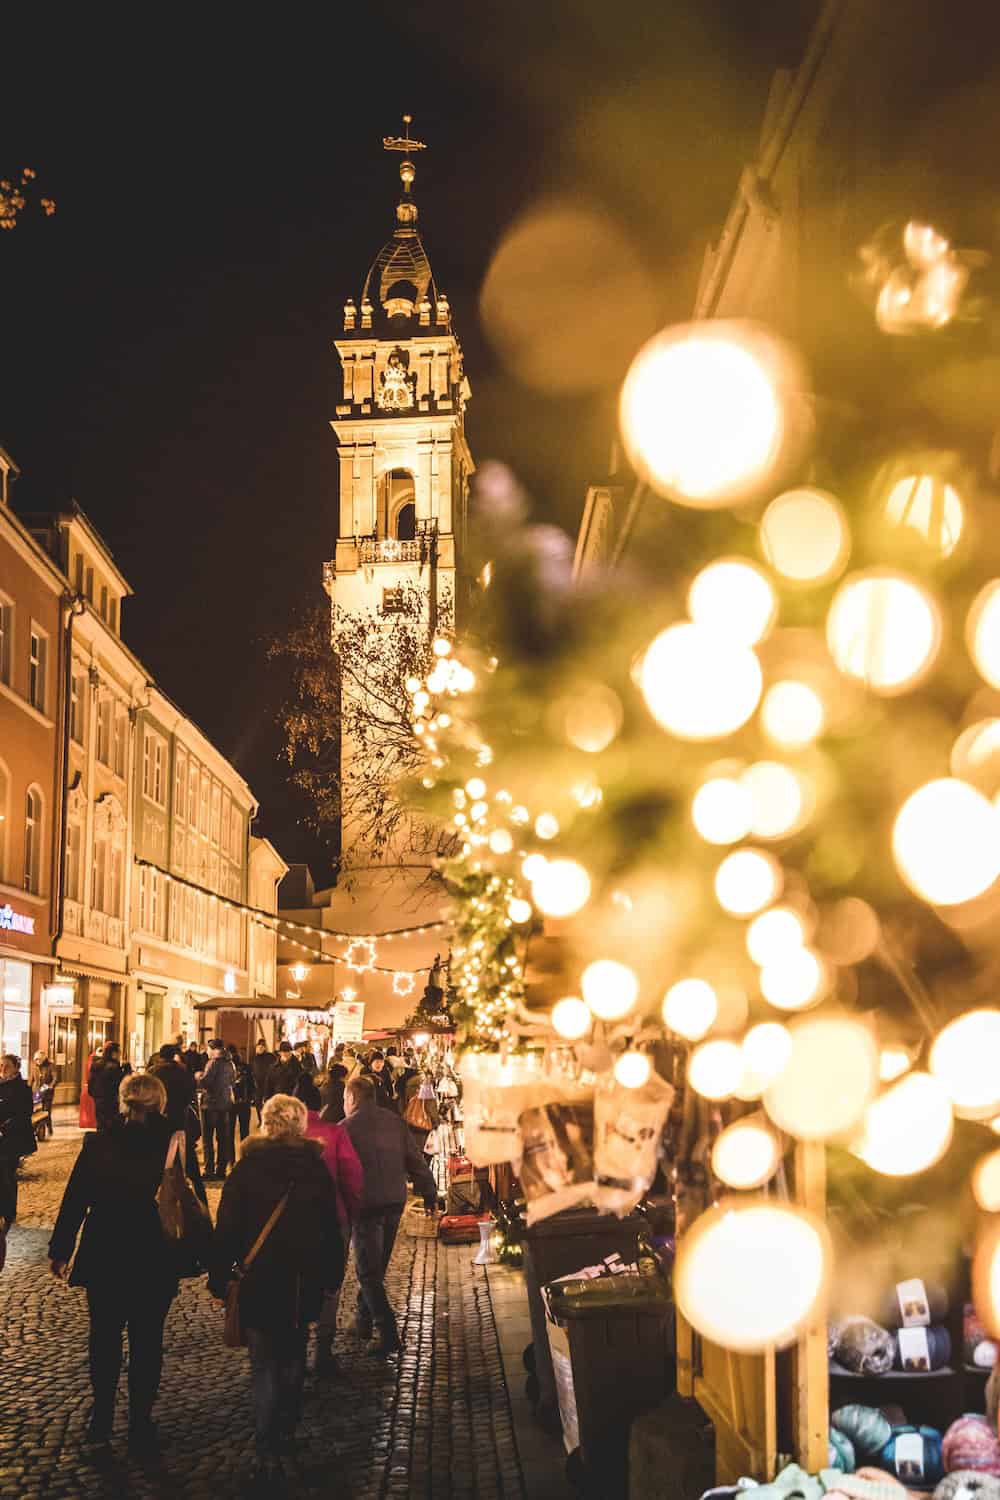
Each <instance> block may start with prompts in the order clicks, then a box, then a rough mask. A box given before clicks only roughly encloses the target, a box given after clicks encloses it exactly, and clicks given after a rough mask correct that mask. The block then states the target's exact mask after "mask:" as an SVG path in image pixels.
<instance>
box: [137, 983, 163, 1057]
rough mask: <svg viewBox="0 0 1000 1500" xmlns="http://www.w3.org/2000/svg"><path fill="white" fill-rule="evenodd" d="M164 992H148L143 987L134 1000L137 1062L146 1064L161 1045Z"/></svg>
mask: <svg viewBox="0 0 1000 1500" xmlns="http://www.w3.org/2000/svg"><path fill="white" fill-rule="evenodd" d="M166 999H167V996H166V992H165V991H164V990H150V989H147V988H146V986H145V985H144V986H143V987H142V989H141V990H139V991H138V993H137V994H136V999H135V1030H136V1036H137V1038H138V1046H139V1061H140V1062H142V1063H148V1062H149V1059H150V1058H151V1057H154V1056H155V1055H156V1053H157V1052H158V1051H159V1049H160V1047H161V1046H162V1045H163V1039H164V1038H163V1019H164V1008H165V1005H166Z"/></svg>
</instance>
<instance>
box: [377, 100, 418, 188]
mask: <svg viewBox="0 0 1000 1500" xmlns="http://www.w3.org/2000/svg"><path fill="white" fill-rule="evenodd" d="M412 124H413V116H412V115H404V116H403V131H404V133H403V135H384V136H383V137H382V149H383V150H384V151H402V152H403V160H402V161H401V162H400V164H399V175H400V177H401V178H402V180H403V187H404V188H405V190H406V192H409V191H410V184H411V183H412V182H413V179H414V177H416V175H417V170H416V168H415V167H414V165H413V163H412V161H410V153H411V151H426V150H427V142H426V141H415V140H413V139H412V138H411V136H410V126H411V125H412Z"/></svg>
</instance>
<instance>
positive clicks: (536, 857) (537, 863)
mask: <svg viewBox="0 0 1000 1500" xmlns="http://www.w3.org/2000/svg"><path fill="white" fill-rule="evenodd" d="M547 864H548V860H547V859H546V858H545V855H544V854H538V853H535V854H528V855H526V857H525V859H524V861H523V863H522V865H521V870H522V872H523V874H524V878H525V880H531V881H535V880H537V879H538V877H539V876H540V875H541V873H542V871H543V870H544V869H545V866H546V865H547Z"/></svg>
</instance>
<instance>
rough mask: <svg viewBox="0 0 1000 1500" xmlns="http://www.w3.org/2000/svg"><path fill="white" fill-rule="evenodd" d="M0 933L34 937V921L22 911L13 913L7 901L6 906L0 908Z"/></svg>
mask: <svg viewBox="0 0 1000 1500" xmlns="http://www.w3.org/2000/svg"><path fill="white" fill-rule="evenodd" d="M0 932H23V933H26V934H27V936H28V937H34V935H35V919H34V917H29V916H26V915H25V913H24V912H23V911H15V910H14V908H13V907H12V906H11V904H10V902H9V901H8V902H7V905H6V906H0Z"/></svg>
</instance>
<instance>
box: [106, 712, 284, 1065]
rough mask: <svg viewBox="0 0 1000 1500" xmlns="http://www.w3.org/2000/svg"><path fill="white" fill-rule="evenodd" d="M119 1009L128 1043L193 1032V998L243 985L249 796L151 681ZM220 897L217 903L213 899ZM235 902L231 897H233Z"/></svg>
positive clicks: (142, 1048) (246, 976)
mask: <svg viewBox="0 0 1000 1500" xmlns="http://www.w3.org/2000/svg"><path fill="white" fill-rule="evenodd" d="M133 798H134V806H135V815H134V840H135V863H134V869H133V873H132V911H133V921H132V932H131V943H130V950H129V968H130V973H131V977H132V980H133V981H134V983H133V987H132V989H131V995H130V1000H131V1004H130V1008H129V1013H128V1015H127V1017H126V1022H127V1024H126V1034H127V1041H128V1047H129V1051H130V1053H131V1055H132V1057H133V1060H134V1061H136V1062H140V1061H145V1060H147V1059H148V1058H149V1057H151V1056H152V1054H153V1053H154V1052H155V1051H156V1050H157V1048H158V1047H160V1046H161V1045H162V1043H163V1042H164V1041H173V1040H174V1039H175V1038H176V1037H177V1036H181V1035H182V1036H184V1037H185V1038H186V1039H187V1040H192V1039H197V1037H198V1033H199V1023H198V1011H197V1010H196V1006H197V1004H198V1002H199V1001H206V1000H211V999H212V998H213V997H217V996H221V995H234V996H238V997H246V996H248V995H249V994H250V993H251V990H250V961H251V960H250V951H249V933H248V917H247V915H246V913H245V912H244V911H242V910H241V907H245V906H246V905H247V904H248V901H249V896H250V838H251V836H250V825H251V823H252V821H253V818H254V816H255V815H256V812H257V802H256V800H255V799H254V796H253V793H252V792H251V791H250V788H249V787H248V786H247V784H246V782H245V781H244V780H243V779H242V777H241V776H239V775H238V774H237V772H236V771H235V770H234V769H233V767H232V766H231V765H230V764H229V762H228V761H227V760H226V759H225V757H224V756H223V755H221V754H220V753H219V751H218V750H216V748H215V746H214V745H212V744H211V743H210V741H209V740H208V739H206V738H205V736H204V735H203V734H202V733H201V731H200V730H199V729H198V728H197V727H196V726H195V725H194V724H193V723H192V722H191V720H190V719H188V718H186V717H185V715H184V714H183V713H181V711H180V709H178V708H177V707H176V706H175V705H174V704H173V703H171V701H170V700H169V698H167V697H166V695H165V694H164V693H162V692H160V690H159V689H158V688H155V687H153V686H150V688H149V690H148V693H147V701H146V703H145V704H144V706H143V707H142V708H141V709H140V710H139V714H138V723H137V746H136V757H135V774H134V785H133ZM220 898H224V899H220ZM234 903H237V904H234Z"/></svg>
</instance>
